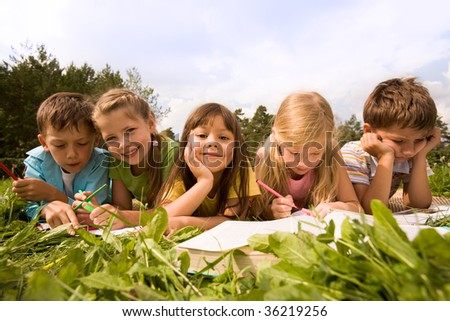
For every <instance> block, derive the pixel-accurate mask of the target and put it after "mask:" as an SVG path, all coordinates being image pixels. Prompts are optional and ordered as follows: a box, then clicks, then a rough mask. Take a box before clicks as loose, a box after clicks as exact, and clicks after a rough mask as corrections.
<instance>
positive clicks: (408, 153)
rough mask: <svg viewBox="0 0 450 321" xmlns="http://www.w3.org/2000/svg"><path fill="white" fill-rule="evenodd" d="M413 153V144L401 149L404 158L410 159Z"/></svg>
mask: <svg viewBox="0 0 450 321" xmlns="http://www.w3.org/2000/svg"><path fill="white" fill-rule="evenodd" d="M414 151H415V148H414V144H409V145H407V146H404V147H403V148H402V154H403V155H404V156H406V157H411V156H413V155H414Z"/></svg>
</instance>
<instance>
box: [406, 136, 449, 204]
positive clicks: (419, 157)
mask: <svg viewBox="0 0 450 321" xmlns="http://www.w3.org/2000/svg"><path fill="white" fill-rule="evenodd" d="M440 142H441V130H440V129H439V128H437V127H436V128H435V129H434V130H433V133H432V135H431V136H430V137H429V138H428V140H427V144H426V145H425V147H424V148H423V149H422V150H421V151H420V152H418V153H417V154H416V155H415V156H414V158H413V159H412V164H413V166H412V170H411V178H410V180H409V182H408V183H407V184H405V186H404V187H403V203H404V204H405V205H406V206H410V207H417V208H428V207H429V206H430V205H431V201H432V194H431V190H430V185H429V183H428V175H427V159H426V157H427V154H428V153H429V152H430V151H431V150H432V149H433V148H434V147H436V146H437V145H439V143H440Z"/></svg>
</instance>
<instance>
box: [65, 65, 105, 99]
mask: <svg viewBox="0 0 450 321" xmlns="http://www.w3.org/2000/svg"><path fill="white" fill-rule="evenodd" d="M96 82H97V77H96V73H95V70H94V69H93V68H92V67H90V66H89V65H88V64H86V63H85V64H84V65H83V66H81V67H77V66H75V65H74V64H73V63H72V64H70V65H69V66H68V67H67V68H65V70H64V72H63V75H62V77H61V79H60V82H59V85H58V87H59V88H58V90H59V91H69V92H79V93H83V94H86V95H92V94H95V86H96Z"/></svg>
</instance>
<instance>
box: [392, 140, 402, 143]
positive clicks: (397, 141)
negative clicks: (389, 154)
mask: <svg viewBox="0 0 450 321" xmlns="http://www.w3.org/2000/svg"><path fill="white" fill-rule="evenodd" d="M393 142H394V143H396V144H401V143H403V141H402V140H394V141H393Z"/></svg>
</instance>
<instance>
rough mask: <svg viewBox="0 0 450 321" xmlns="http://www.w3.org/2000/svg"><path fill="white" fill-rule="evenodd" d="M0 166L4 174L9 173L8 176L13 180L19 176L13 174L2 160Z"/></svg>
mask: <svg viewBox="0 0 450 321" xmlns="http://www.w3.org/2000/svg"><path fill="white" fill-rule="evenodd" d="M0 167H1V168H2V169H3V170H4V171H5V172H6V174H8V175H9V177H11V178H12V179H13V180H15V181H17V180H18V179H19V178H18V177H17V176H16V175H14V174H13V173H12V172H11V171H10V170H9V168H8V167H6V166H5V164H3V163H2V162H0Z"/></svg>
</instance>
